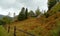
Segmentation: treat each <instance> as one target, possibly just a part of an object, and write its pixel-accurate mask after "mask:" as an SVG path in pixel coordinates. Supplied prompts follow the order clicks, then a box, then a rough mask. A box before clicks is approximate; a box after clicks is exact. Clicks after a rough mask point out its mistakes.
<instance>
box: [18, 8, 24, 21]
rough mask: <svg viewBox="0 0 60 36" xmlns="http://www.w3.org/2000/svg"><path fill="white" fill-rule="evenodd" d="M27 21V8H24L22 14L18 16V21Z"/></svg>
mask: <svg viewBox="0 0 60 36" xmlns="http://www.w3.org/2000/svg"><path fill="white" fill-rule="evenodd" d="M24 19H25V8H24V7H23V8H22V9H21V12H20V13H19V15H18V20H19V21H22V20H24Z"/></svg>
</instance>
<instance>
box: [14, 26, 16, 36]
mask: <svg viewBox="0 0 60 36" xmlns="http://www.w3.org/2000/svg"><path fill="white" fill-rule="evenodd" d="M14 36H16V26H14Z"/></svg>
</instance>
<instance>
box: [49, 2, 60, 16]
mask: <svg viewBox="0 0 60 36" xmlns="http://www.w3.org/2000/svg"><path fill="white" fill-rule="evenodd" d="M59 11H60V2H58V3H57V4H56V5H55V6H54V7H52V8H51V10H50V11H49V12H48V13H51V14H50V15H52V14H54V13H57V12H59Z"/></svg>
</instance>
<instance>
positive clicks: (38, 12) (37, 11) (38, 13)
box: [35, 8, 41, 16]
mask: <svg viewBox="0 0 60 36" xmlns="http://www.w3.org/2000/svg"><path fill="white" fill-rule="evenodd" d="M35 12H36V16H38V15H40V14H41V12H40V9H39V8H37V10H36V11H35Z"/></svg>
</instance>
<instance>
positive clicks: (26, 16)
mask: <svg viewBox="0 0 60 36" xmlns="http://www.w3.org/2000/svg"><path fill="white" fill-rule="evenodd" d="M25 18H26V19H27V18H28V9H27V8H26V11H25Z"/></svg>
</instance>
